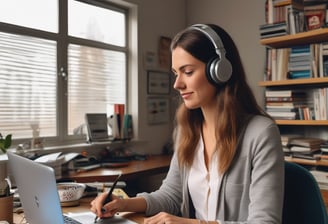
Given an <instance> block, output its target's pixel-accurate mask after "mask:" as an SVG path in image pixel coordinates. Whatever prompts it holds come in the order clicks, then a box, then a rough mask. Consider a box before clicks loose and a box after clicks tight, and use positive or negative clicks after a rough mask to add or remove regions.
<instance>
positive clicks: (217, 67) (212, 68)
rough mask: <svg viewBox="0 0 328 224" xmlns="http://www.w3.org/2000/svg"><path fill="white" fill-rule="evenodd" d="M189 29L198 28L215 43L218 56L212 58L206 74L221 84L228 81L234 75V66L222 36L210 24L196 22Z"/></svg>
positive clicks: (214, 81) (217, 83) (211, 79)
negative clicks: (227, 55) (227, 56)
mask: <svg viewBox="0 0 328 224" xmlns="http://www.w3.org/2000/svg"><path fill="white" fill-rule="evenodd" d="M188 30H198V31H200V32H201V33H203V34H204V35H205V36H206V37H207V38H208V39H209V40H210V41H211V42H212V44H213V46H214V48H215V52H216V54H217V55H218V57H215V58H213V59H211V60H210V61H209V62H208V63H207V65H206V76H207V78H208V80H209V81H210V82H211V83H213V84H215V85H221V84H223V83H226V82H227V81H228V80H229V79H230V77H231V75H232V66H231V63H230V61H229V60H228V59H227V58H226V56H225V55H226V50H225V48H224V45H223V42H222V40H221V38H220V36H219V35H218V34H217V33H216V32H215V31H214V30H213V29H212V28H211V27H210V26H208V25H205V24H194V25H192V26H190V27H189V28H188Z"/></svg>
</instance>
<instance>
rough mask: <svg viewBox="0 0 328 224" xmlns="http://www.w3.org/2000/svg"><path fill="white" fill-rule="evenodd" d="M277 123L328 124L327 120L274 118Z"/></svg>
mask: <svg viewBox="0 0 328 224" xmlns="http://www.w3.org/2000/svg"><path fill="white" fill-rule="evenodd" d="M276 123H277V124H278V125H300V126H302V125H311V126H328V120H276Z"/></svg>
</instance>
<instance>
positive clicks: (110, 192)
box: [94, 174, 122, 223]
mask: <svg viewBox="0 0 328 224" xmlns="http://www.w3.org/2000/svg"><path fill="white" fill-rule="evenodd" d="M121 175H122V174H119V175H118V176H117V177H116V179H115V181H114V183H113V186H112V187H111V188H110V190H109V192H108V194H107V197H106V199H105V201H104V203H103V205H105V204H107V203H108V202H110V201H111V200H112V193H113V191H114V188H115V187H116V184H117V182H118V180H119V179H120V177H121ZM101 211H102V212H105V209H104V208H101ZM97 220H98V216H96V218H95V221H94V223H96V222H97Z"/></svg>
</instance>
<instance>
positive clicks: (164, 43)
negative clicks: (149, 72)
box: [158, 36, 172, 70]
mask: <svg viewBox="0 0 328 224" xmlns="http://www.w3.org/2000/svg"><path fill="white" fill-rule="evenodd" d="M171 41H172V40H171V38H169V37H164V36H161V37H160V38H159V44H158V63H159V66H160V67H161V68H163V69H166V70H169V69H170V67H171V52H170V45H171Z"/></svg>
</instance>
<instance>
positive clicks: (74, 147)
mask: <svg viewBox="0 0 328 224" xmlns="http://www.w3.org/2000/svg"><path fill="white" fill-rule="evenodd" d="M139 143H145V142H144V141H140V140H132V141H114V142H99V143H78V144H69V145H60V146H48V147H44V148H42V149H26V150H24V153H32V152H33V153H37V154H40V155H42V154H48V153H53V152H64V153H65V152H84V151H87V153H88V155H90V156H97V155H98V154H99V152H100V151H101V150H104V149H107V150H110V149H115V148H123V147H129V146H131V145H135V144H139ZM9 150H12V151H16V150H15V149H9ZM7 161H8V156H7V154H0V164H2V163H6V162H7Z"/></svg>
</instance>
